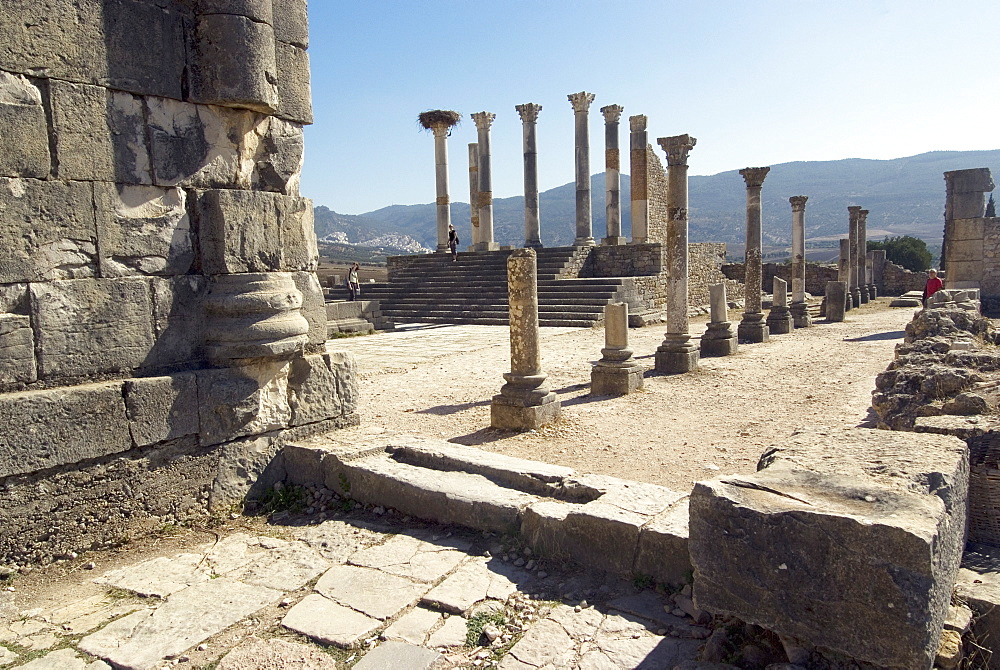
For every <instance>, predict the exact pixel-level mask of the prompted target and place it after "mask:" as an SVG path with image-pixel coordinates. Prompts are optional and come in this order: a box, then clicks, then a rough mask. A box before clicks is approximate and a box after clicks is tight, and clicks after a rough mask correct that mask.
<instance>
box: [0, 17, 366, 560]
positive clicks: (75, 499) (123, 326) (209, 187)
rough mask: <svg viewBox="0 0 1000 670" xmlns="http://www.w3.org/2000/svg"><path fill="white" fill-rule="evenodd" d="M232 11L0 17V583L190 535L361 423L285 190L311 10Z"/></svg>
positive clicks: (301, 111)
mask: <svg viewBox="0 0 1000 670" xmlns="http://www.w3.org/2000/svg"><path fill="white" fill-rule="evenodd" d="M11 3H12V6H11ZM232 5H233V6H228V4H227V3H219V2H217V1H215V0H157V1H155V2H151V1H149V0H75V1H70V0H55V1H42V0H11V2H9V3H6V4H5V6H4V13H5V15H7V16H8V17H17V20H9V21H4V22H0V138H5V139H7V138H16V140H15V141H10V140H8V141H7V142H6V143H5V144H4V146H3V148H2V149H3V150H2V151H0V352H2V354H3V355H2V356H0V414H3V415H4V416H5V424H6V428H5V431H4V433H3V435H0V491H2V492H3V495H2V497H0V517H3V518H5V521H4V525H5V532H4V533H3V539H2V540H0V562H3V561H4V560H17V561H25V560H35V561H38V560H46V559H47V558H48V557H51V556H52V555H53V554H55V553H58V552H59V551H69V550H72V549H81V548H84V549H85V548H88V547H89V546H92V545H94V544H95V543H97V544H100V543H102V542H106V541H108V533H110V534H111V535H121V534H127V533H128V532H130V531H129V527H130V525H132V524H133V523H134V522H137V520H138V517H142V516H146V517H149V516H150V515H156V516H159V515H161V514H165V515H166V516H168V517H169V518H180V517H182V516H185V515H188V514H189V513H195V512H197V513H201V514H203V513H205V510H206V509H207V508H208V507H209V506H215V507H219V506H222V505H224V504H228V503H229V502H232V501H235V500H238V499H239V498H240V497H242V495H243V493H245V492H246V490H247V488H248V487H249V486H250V484H251V483H252V480H253V474H254V473H255V472H256V471H257V470H259V468H260V467H263V466H262V465H261V464H262V463H266V461H267V459H268V457H269V454H272V453H273V451H274V450H275V449H276V448H277V447H276V446H275V445H276V444H277V443H278V442H280V440H281V436H282V435H283V434H284V432H286V431H294V432H295V433H296V434H301V433H303V432H308V431H309V426H313V427H314V428H315V429H316V430H319V429H321V428H323V427H327V426H328V425H330V422H331V421H332V422H333V423H334V424H338V425H339V424H343V423H350V422H352V421H355V420H356V419H355V415H354V412H353V400H351V398H352V395H353V392H352V390H351V389H352V384H353V378H352V376H351V374H350V368H351V364H350V362H349V361H348V360H346V359H340V358H336V357H334V358H331V355H329V354H326V353H325V340H326V323H325V321H326V316H325V309H324V304H323V296H322V291H321V289H320V285H319V281H318V280H317V278H316V274H315V269H316V265H317V256H318V254H317V249H316V239H315V233H314V231H313V220H312V203H311V202H310V201H309V200H308V199H305V198H302V197H300V196H299V190H298V185H299V175H300V170H301V165H302V155H303V134H302V126H303V124H306V123H310V122H311V120H312V112H311V106H310V94H309V62H308V56H307V54H306V47H307V46H308V29H307V21H306V2H305V0H273V2H272V0H260V1H257V2H254V3H232ZM265 443H266V444H265ZM195 470H197V473H195V472H194V471H195ZM237 480H239V481H240V482H241V483H240V484H239V485H237V484H236V483H235V482H236V481H237ZM226 481H228V482H229V484H224V483H223V482H226ZM140 482H141V485H139V483H140ZM43 490H45V491H50V492H53V495H52V496H40V495H39V492H40V491H43ZM60 496H62V497H60ZM88 500H94V501H98V500H101V501H106V504H104V505H99V506H98V509H97V510H96V511H95V512H94V513H93V514H90V513H89V512H86V509H87V505H86V504H84V503H85V502H86V501H88ZM95 504H96V503H95ZM101 510H103V511H101ZM102 515H110V516H109V518H120V519H123V521H122V523H120V524H119V523H112V524H110V525H109V526H108V527H107V528H101V530H99V531H95V533H96V534H94V533H91V531H90V530H89V529H91V528H95V527H97V526H100V525H101V524H104V523H106V522H108V519H106V518H103V516H102ZM12 519H16V522H15V521H12ZM15 526H16V527H15ZM8 531H9V532H8ZM15 538H16V539H15Z"/></svg>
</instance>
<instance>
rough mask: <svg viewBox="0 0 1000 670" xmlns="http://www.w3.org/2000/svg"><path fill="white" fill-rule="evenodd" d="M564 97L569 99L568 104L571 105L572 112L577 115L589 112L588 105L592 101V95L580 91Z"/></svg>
mask: <svg viewBox="0 0 1000 670" xmlns="http://www.w3.org/2000/svg"><path fill="white" fill-rule="evenodd" d="M566 97H567V98H568V99H569V101H570V104H572V105H573V111H574V112H576V113H577V114H579V113H581V112H587V111H589V110H590V103H592V102H593V101H594V97H595V96H594V94H593V93H587V92H586V91H580V92H579V93H570V94H569V95H567V96H566Z"/></svg>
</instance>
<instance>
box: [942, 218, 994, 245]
mask: <svg viewBox="0 0 1000 670" xmlns="http://www.w3.org/2000/svg"><path fill="white" fill-rule="evenodd" d="M984 224H985V221H984V220H983V219H981V218H976V219H955V220H954V221H949V222H948V223H947V224H946V225H947V226H948V246H949V249H948V251H951V245H952V244H953V243H955V242H957V241H961V240H973V241H976V242H978V243H979V244H980V245H981V244H982V243H983V235H984V234H985V228H986V227H985V225H984Z"/></svg>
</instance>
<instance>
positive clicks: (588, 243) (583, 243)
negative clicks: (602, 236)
mask: <svg viewBox="0 0 1000 670" xmlns="http://www.w3.org/2000/svg"><path fill="white" fill-rule="evenodd" d="M573 246H574V247H594V246H597V242H595V241H594V238H593V237H578V238H576V239H575V240H573Z"/></svg>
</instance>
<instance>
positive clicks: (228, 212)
mask: <svg viewBox="0 0 1000 670" xmlns="http://www.w3.org/2000/svg"><path fill="white" fill-rule="evenodd" d="M279 197H280V196H278V195H277V194H275V193H265V192H261V191H233V190H213V191H204V192H200V193H198V196H197V201H196V205H195V207H196V210H197V216H198V228H199V242H200V247H201V266H202V271H203V272H205V273H207V274H236V273H242V272H271V271H277V270H280V269H281V228H282V225H281V221H280V219H279V216H280V211H279V202H278V198H279Z"/></svg>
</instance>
